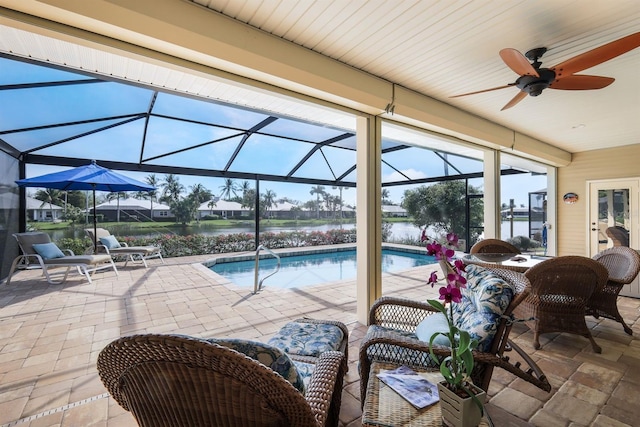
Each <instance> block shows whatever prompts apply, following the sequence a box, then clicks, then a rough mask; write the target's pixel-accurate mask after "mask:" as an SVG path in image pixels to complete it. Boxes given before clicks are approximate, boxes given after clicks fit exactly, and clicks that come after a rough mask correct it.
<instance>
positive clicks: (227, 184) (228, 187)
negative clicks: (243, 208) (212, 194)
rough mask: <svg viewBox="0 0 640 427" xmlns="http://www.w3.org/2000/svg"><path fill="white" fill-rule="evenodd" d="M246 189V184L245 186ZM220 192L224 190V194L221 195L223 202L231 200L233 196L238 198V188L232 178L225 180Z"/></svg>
mask: <svg viewBox="0 0 640 427" xmlns="http://www.w3.org/2000/svg"><path fill="white" fill-rule="evenodd" d="M243 187H244V184H243ZM218 188H220V190H222V192H221V193H220V198H221V199H222V200H231V195H232V194H233V196H234V197H238V193H237V191H238V186H237V185H236V182H235V181H234V180H233V179H231V178H226V179H225V180H224V184H222V185H221V186H220V187H218Z"/></svg>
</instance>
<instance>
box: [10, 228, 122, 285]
mask: <svg viewBox="0 0 640 427" xmlns="http://www.w3.org/2000/svg"><path fill="white" fill-rule="evenodd" d="M13 237H15V239H16V240H17V241H18V246H19V247H20V250H21V251H22V255H19V256H18V257H16V258H15V259H14V260H13V263H12V264H11V269H10V270H9V275H8V276H7V285H9V284H10V283H11V276H12V275H13V273H14V272H15V271H16V270H34V269H41V270H42V273H43V275H44V276H45V277H46V279H47V282H49V283H50V284H52V285H59V284H62V283H64V281H65V280H67V276H68V275H69V271H70V270H71V268H72V267H73V268H75V269H77V270H78V273H80V274H83V275H84V276H85V277H86V278H87V281H88V282H89V283H91V274H93V273H94V272H96V271H100V270H108V269H112V270H113V271H114V272H115V273H116V276H117V275H118V269H117V268H116V265H115V264H114V263H113V260H112V259H111V257H110V256H107V255H75V254H74V253H73V251H72V250H70V249H64V250H60V249H58V248H57V246H55V245H54V244H53V243H52V242H51V238H50V237H49V235H48V234H47V233H43V232H39V231H36V232H27V233H15V234H14V235H13ZM43 245H44V246H43ZM46 247H48V248H49V251H52V250H53V251H54V252H56V254H55V256H54V257H48V256H47V254H46V253H45V252H44V251H43V250H42V249H40V248H46ZM38 250H40V252H41V253H42V255H40V254H39V253H38ZM54 252H52V253H54ZM62 267H64V268H65V270H64V273H60V274H63V276H62V279H61V280H60V281H57V282H56V281H54V280H53V279H52V275H53V274H52V273H51V272H50V271H49V269H50V268H62ZM55 274H58V273H55Z"/></svg>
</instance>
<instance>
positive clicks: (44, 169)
mask: <svg viewBox="0 0 640 427" xmlns="http://www.w3.org/2000/svg"><path fill="white" fill-rule="evenodd" d="M98 164H100V162H99V161H98ZM64 169H66V168H63V167H56V166H43V165H28V166H27V177H33V176H39V175H44V174H47V173H52V172H57V171H60V170H64ZM118 172H119V173H122V174H123V175H126V176H129V177H131V178H134V179H137V180H139V181H145V179H146V177H147V176H148V175H149V173H139V172H129V171H118ZM404 172H406V173H409V174H411V173H412V172H411V171H404ZM414 175H415V174H414ZM157 177H158V178H160V180H162V178H163V175H162V174H157ZM179 179H180V183H181V184H182V185H184V186H185V188H186V189H187V191H188V190H189V188H191V187H193V186H194V185H196V184H202V185H204V186H205V188H207V189H208V190H210V191H211V192H212V193H213V194H214V195H216V196H219V195H220V194H221V191H222V186H223V185H224V179H222V178H208V177H196V176H188V175H180V176H179ZM235 181H236V182H237V183H238V184H241V183H242V180H235ZM249 182H250V184H251V187H252V188H254V187H255V181H249ZM472 185H475V186H477V185H478V184H477V183H475V182H474V183H472ZM546 186H547V184H546V177H545V176H539V175H538V176H531V175H530V174H522V175H509V176H507V177H504V178H503V179H502V184H501V187H502V188H501V190H502V192H501V193H502V194H501V199H502V202H503V203H508V201H509V199H511V198H513V199H514V201H515V205H516V206H517V207H520V205H521V204H524V205H525V207H528V205H529V201H528V193H529V192H531V191H538V190H541V189H544V188H546ZM311 188H312V186H311V185H304V184H288V183H282V182H267V181H261V182H260V191H261V192H265V191H267V190H272V191H273V192H275V193H276V195H277V198H281V197H288V198H289V199H293V200H297V201H299V202H301V203H304V202H306V201H308V200H312V199H315V197H316V196H315V195H311V194H310V191H311ZM406 188H407V187H405V186H399V187H387V189H388V190H389V193H390V199H391V200H392V201H393V202H394V203H395V204H400V203H401V202H402V196H403V194H404V191H405V190H406ZM35 190H36V189H33V188H31V189H27V191H28V192H30V194H33V193H35ZM325 191H327V192H329V193H330V194H332V195H335V196H337V195H339V190H338V189H333V188H331V187H327V186H325ZM100 196H101V195H100V193H98V198H100ZM105 196H106V193H102V197H105ZM342 199H343V201H344V204H345V205H350V206H355V205H356V189H355V188H345V189H343V191H342Z"/></svg>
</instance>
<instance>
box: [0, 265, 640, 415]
mask: <svg viewBox="0 0 640 427" xmlns="http://www.w3.org/2000/svg"><path fill="white" fill-rule="evenodd" d="M208 258H210V257H188V258H174V259H167V260H166V264H164V265H163V264H160V263H159V261H157V260H153V261H151V262H150V268H149V269H145V268H143V267H142V266H136V265H134V266H131V265H129V266H127V268H120V276H119V277H116V276H115V274H114V273H113V272H104V273H97V274H96V275H95V276H94V279H95V280H94V281H93V283H92V284H88V283H87V282H86V280H83V279H82V277H81V276H79V275H73V276H72V277H71V278H70V280H68V281H67V283H66V284H64V285H59V286H53V285H47V283H46V281H44V280H43V279H42V278H41V276H40V275H39V272H37V271H22V272H19V273H17V274H16V275H15V276H14V279H13V281H12V283H11V285H10V286H6V285H4V284H2V285H0V427H9V426H32V427H38V426H118V427H126V426H135V425H136V424H135V421H134V420H133V417H132V416H131V415H130V414H129V413H128V412H126V411H124V410H123V409H122V408H120V407H119V406H118V405H117V404H115V403H114V401H113V399H111V398H110V397H109V396H108V394H107V393H106V391H105V389H104V387H103V386H102V383H101V382H100V380H99V378H98V375H97V372H96V367H95V361H96V358H97V355H98V353H99V352H100V350H101V349H102V348H103V347H104V346H105V345H106V344H107V343H109V342H110V341H112V340H114V339H116V338H118V337H120V336H122V335H130V334H135V333H146V332H154V333H173V332H178V333H182V334H191V335H195V336H201V337H213V336H219V337H223V336H234V337H244V338H251V339H259V340H266V339H268V338H269V337H270V336H271V335H272V334H273V333H275V332H276V331H277V330H278V329H279V328H280V327H281V326H282V325H283V324H284V323H286V322H287V321H289V320H291V319H295V318H297V317H300V316H309V317H316V318H327V319H336V320H340V321H342V322H344V323H345V324H347V326H348V327H349V330H350V339H349V342H350V349H349V359H350V370H349V373H348V374H347V378H346V381H345V387H344V392H343V400H342V401H343V403H342V409H341V416H340V418H341V425H342V426H346V427H355V426H359V425H360V416H361V411H360V402H359V397H358V396H359V378H358V370H357V365H356V363H357V360H356V358H357V355H358V344H359V342H360V339H361V338H362V336H363V335H364V333H365V331H366V327H365V326H364V325H362V324H360V323H358V322H357V318H356V299H355V297H356V290H355V284H354V282H334V283H329V284H325V285H318V286H313V287H307V288H304V287H302V288H298V289H291V290H280V289H275V288H269V287H268V286H267V288H266V289H264V290H263V291H261V292H260V293H258V294H257V295H252V294H251V290H250V289H243V288H239V287H237V286H235V285H233V284H231V283H228V282H225V281H224V280H221V278H220V276H218V275H215V274H214V273H212V272H210V271H209V270H208V269H206V268H205V267H203V266H202V265H201V264H199V263H200V262H202V261H204V260H206V259H208ZM433 268H435V266H433V267H432V266H427V267H420V268H415V269H412V270H408V271H404V272H400V273H396V274H385V275H384V279H383V294H386V295H399V296H405V297H408V298H416V299H426V298H429V297H433V296H435V292H436V290H435V289H432V288H430V287H428V286H426V285H425V279H426V277H427V276H428V273H429V272H430V271H431V270H432V269H433ZM619 306H620V310H621V312H622V314H623V316H624V318H625V319H626V321H627V323H628V324H630V325H631V326H632V328H633V329H634V335H636V336H637V335H638V334H640V322H637V320H638V317H639V315H640V311H639V308H640V300H636V299H631V298H620V300H619ZM587 320H588V323H589V325H590V326H591V327H592V328H593V334H594V336H595V339H596V341H597V342H598V343H599V344H600V345H601V346H602V348H603V352H602V354H595V353H593V352H592V351H591V346H590V345H589V343H588V341H587V340H586V339H585V338H582V337H579V336H574V335H568V334H548V335H544V336H543V337H542V338H543V340H542V344H543V346H542V348H541V349H540V350H537V351H535V350H534V349H533V348H532V346H531V338H532V334H531V333H530V332H528V329H527V328H526V327H525V326H523V325H517V326H516V327H515V328H514V330H513V332H512V334H511V338H513V339H515V340H516V342H518V343H519V344H520V345H521V346H522V347H523V348H526V349H527V350H528V351H529V352H530V355H531V356H532V357H533V358H534V359H535V360H536V361H537V362H538V364H539V365H540V367H541V368H542V369H543V370H544V372H545V373H546V374H547V376H548V377H549V378H550V381H551V383H552V385H553V390H552V392H551V393H546V392H543V391H541V390H539V389H537V388H535V387H533V386H531V385H530V384H528V383H526V382H523V381H521V380H519V379H515V377H513V376H512V375H511V374H508V373H506V372H504V371H496V372H495V373H494V377H493V380H492V383H491V387H490V389H489V396H490V403H491V406H492V409H493V411H494V412H493V413H492V416H493V414H497V415H498V416H497V417H495V419H496V420H503V419H504V418H503V417H500V414H512V415H514V416H515V417H517V418H516V419H515V420H514V421H509V422H506V421H505V422H502V421H500V423H497V425H499V426H502V425H511V426H517V425H535V426H545V427H549V426H550V427H554V426H571V427H578V426H634V425H635V426H638V425H640V423H639V421H638V420H639V419H640V341H638V340H637V339H636V338H635V337H630V336H628V335H626V334H625V333H624V331H623V330H622V327H620V326H619V325H618V324H617V323H615V322H613V321H610V320H600V321H597V320H595V319H593V318H588V319H587Z"/></svg>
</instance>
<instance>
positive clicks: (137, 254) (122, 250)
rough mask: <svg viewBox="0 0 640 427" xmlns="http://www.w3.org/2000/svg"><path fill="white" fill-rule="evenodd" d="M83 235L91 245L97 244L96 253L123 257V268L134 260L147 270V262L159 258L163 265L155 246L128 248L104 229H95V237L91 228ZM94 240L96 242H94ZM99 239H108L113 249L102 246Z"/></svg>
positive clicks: (160, 254) (160, 255) (158, 250)
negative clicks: (113, 245) (87, 237)
mask: <svg viewBox="0 0 640 427" xmlns="http://www.w3.org/2000/svg"><path fill="white" fill-rule="evenodd" d="M84 231H85V233H87V236H89V238H90V239H91V242H92V243H93V244H96V243H97V248H98V252H100V253H106V254H108V255H111V256H113V257H115V256H124V257H125V262H124V266H125V267H126V266H127V263H128V262H129V261H131V262H136V258H137V260H138V261H140V262H142V263H143V264H144V266H145V268H148V267H149V266H148V265H147V260H148V259H152V258H160V261H161V262H162V263H163V264H164V259H162V253H161V252H160V248H158V247H155V246H129V245H127V244H126V243H125V242H119V241H117V240H115V237H114V236H113V235H112V234H111V233H109V231H108V230H105V229H104V228H97V229H96V233H95V234H96V236H94V233H93V228H86V229H85V230H84ZM96 239H98V241H97V242H96ZM101 239H110V241H112V242H114V243H116V246H115V247H108V245H106V244H104V243H103V242H102V240H101Z"/></svg>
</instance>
